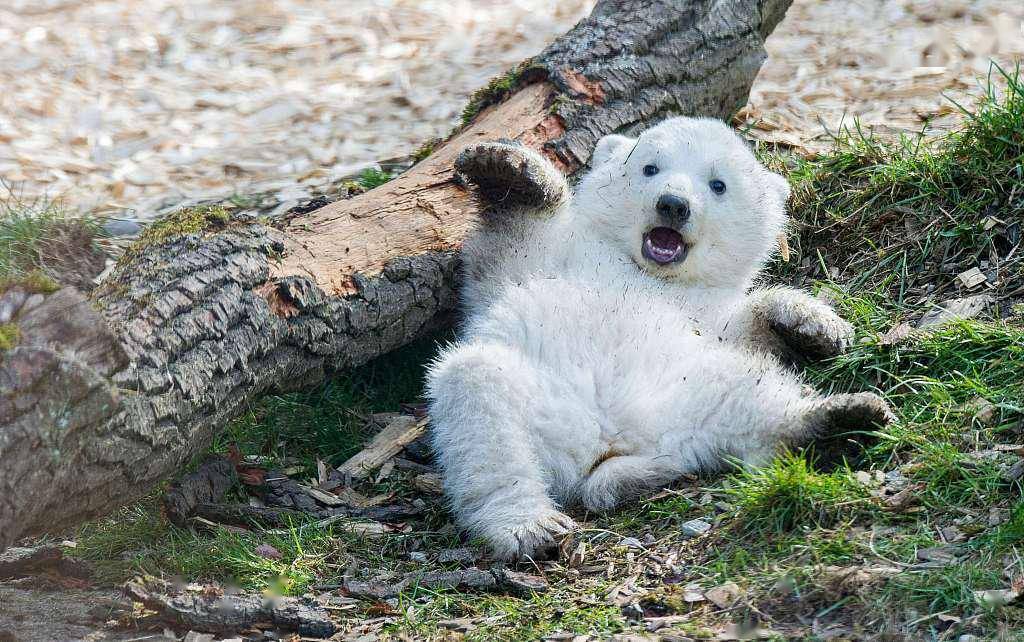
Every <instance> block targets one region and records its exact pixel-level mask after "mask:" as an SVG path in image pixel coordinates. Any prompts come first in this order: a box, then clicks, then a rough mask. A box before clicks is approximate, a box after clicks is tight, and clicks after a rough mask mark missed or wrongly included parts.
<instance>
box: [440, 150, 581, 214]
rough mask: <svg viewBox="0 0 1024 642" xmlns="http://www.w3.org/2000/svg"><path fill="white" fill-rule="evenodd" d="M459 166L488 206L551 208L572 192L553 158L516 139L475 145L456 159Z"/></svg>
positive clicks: (463, 151) (456, 164)
mask: <svg viewBox="0 0 1024 642" xmlns="http://www.w3.org/2000/svg"><path fill="white" fill-rule="evenodd" d="M455 169H456V171H458V172H459V173H460V174H462V175H463V176H464V177H465V178H466V180H468V181H469V182H470V183H472V184H474V185H476V187H477V190H478V192H479V194H480V196H481V197H482V199H483V200H484V201H485V202H486V203H487V204H488V205H491V206H494V207H498V208H502V209H507V208H513V207H522V208H528V209H551V208H553V207H555V206H556V205H558V204H559V203H561V202H562V201H563V200H564V199H565V198H567V197H568V193H569V190H568V186H567V185H566V182H565V177H563V176H562V174H561V172H559V171H558V170H557V169H556V168H555V166H554V165H552V164H551V162H550V161H548V160H547V159H546V158H544V157H543V156H541V155H540V154H538V153H537V152H535V151H533V150H531V149H529V148H527V147H524V146H523V145H520V144H519V143H516V142H512V141H503V142H496V143H479V144H477V145H471V146H470V147H467V148H466V149H464V150H462V152H461V153H460V154H459V156H458V158H456V160H455Z"/></svg>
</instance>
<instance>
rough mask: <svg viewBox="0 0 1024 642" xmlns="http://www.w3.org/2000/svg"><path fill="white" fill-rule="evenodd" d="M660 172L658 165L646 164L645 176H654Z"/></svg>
mask: <svg viewBox="0 0 1024 642" xmlns="http://www.w3.org/2000/svg"><path fill="white" fill-rule="evenodd" d="M657 173H658V166H657V165H644V176H654V175H655V174H657Z"/></svg>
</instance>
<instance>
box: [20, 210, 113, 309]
mask: <svg viewBox="0 0 1024 642" xmlns="http://www.w3.org/2000/svg"><path fill="white" fill-rule="evenodd" d="M69 225H79V226H85V228H87V230H88V231H89V233H90V235H91V236H96V235H98V234H99V227H98V225H97V224H96V223H95V222H94V221H93V220H91V219H89V218H74V219H72V218H69V217H68V216H67V214H66V212H65V211H64V210H63V208H62V207H61V205H60V203H59V202H57V201H44V200H39V201H24V200H21V199H19V198H17V197H15V196H14V195H13V194H12V193H10V192H8V194H7V196H6V197H4V198H0V290H3V289H6V288H7V287H9V286H10V285H12V284H14V283H17V284H18V285H21V286H23V287H26V288H27V289H28V290H29V291H31V292H52V291H54V290H55V289H56V288H57V284H56V283H55V282H54V281H53V279H52V278H50V277H49V276H47V275H46V273H45V272H43V270H42V267H43V266H42V263H41V256H40V252H41V251H42V250H43V249H44V248H45V246H46V243H47V242H48V241H50V240H51V239H53V238H54V237H55V236H57V235H58V234H59V232H60V231H61V228H66V227H67V226H69Z"/></svg>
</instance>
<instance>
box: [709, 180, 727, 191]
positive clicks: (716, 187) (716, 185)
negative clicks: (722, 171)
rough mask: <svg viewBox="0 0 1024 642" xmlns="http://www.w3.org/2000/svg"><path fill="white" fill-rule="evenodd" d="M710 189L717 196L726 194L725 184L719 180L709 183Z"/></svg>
mask: <svg viewBox="0 0 1024 642" xmlns="http://www.w3.org/2000/svg"><path fill="white" fill-rule="evenodd" d="M708 187H710V188H711V191H712V192H714V193H715V194H725V183H723V182H722V181H720V180H718V179H717V178H716V179H715V180H713V181H711V182H710V183H708Z"/></svg>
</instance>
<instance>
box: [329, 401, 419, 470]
mask: <svg viewBox="0 0 1024 642" xmlns="http://www.w3.org/2000/svg"><path fill="white" fill-rule="evenodd" d="M426 430H427V420H426V419H419V420H417V419H416V418H415V417H410V416H408V415H401V416H399V417H396V418H395V419H393V420H392V421H391V423H390V424H388V425H387V427H386V428H384V430H382V431H380V432H379V433H377V434H376V435H374V437H373V439H372V440H370V443H369V445H367V446H366V448H364V449H363V450H361V451H359V452H357V453H356V454H355V455H352V457H350V458H349V459H348V460H347V461H346V462H345V463H343V464H342V465H340V466H338V472H340V473H341V474H342V475H348V476H351V477H353V478H356V479H361V478H364V477H367V476H369V475H370V473H372V472H373V471H374V470H376V469H377V468H379V467H380V466H381V465H382V464H384V462H386V461H388V460H389V459H391V458H392V457H394V456H395V455H397V454H398V453H400V452H402V449H403V448H405V446H406V444H409V443H412V442H413V441H415V440H416V439H417V438H418V437H420V436H421V435H422V434H423V433H424V432H425V431H426Z"/></svg>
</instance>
